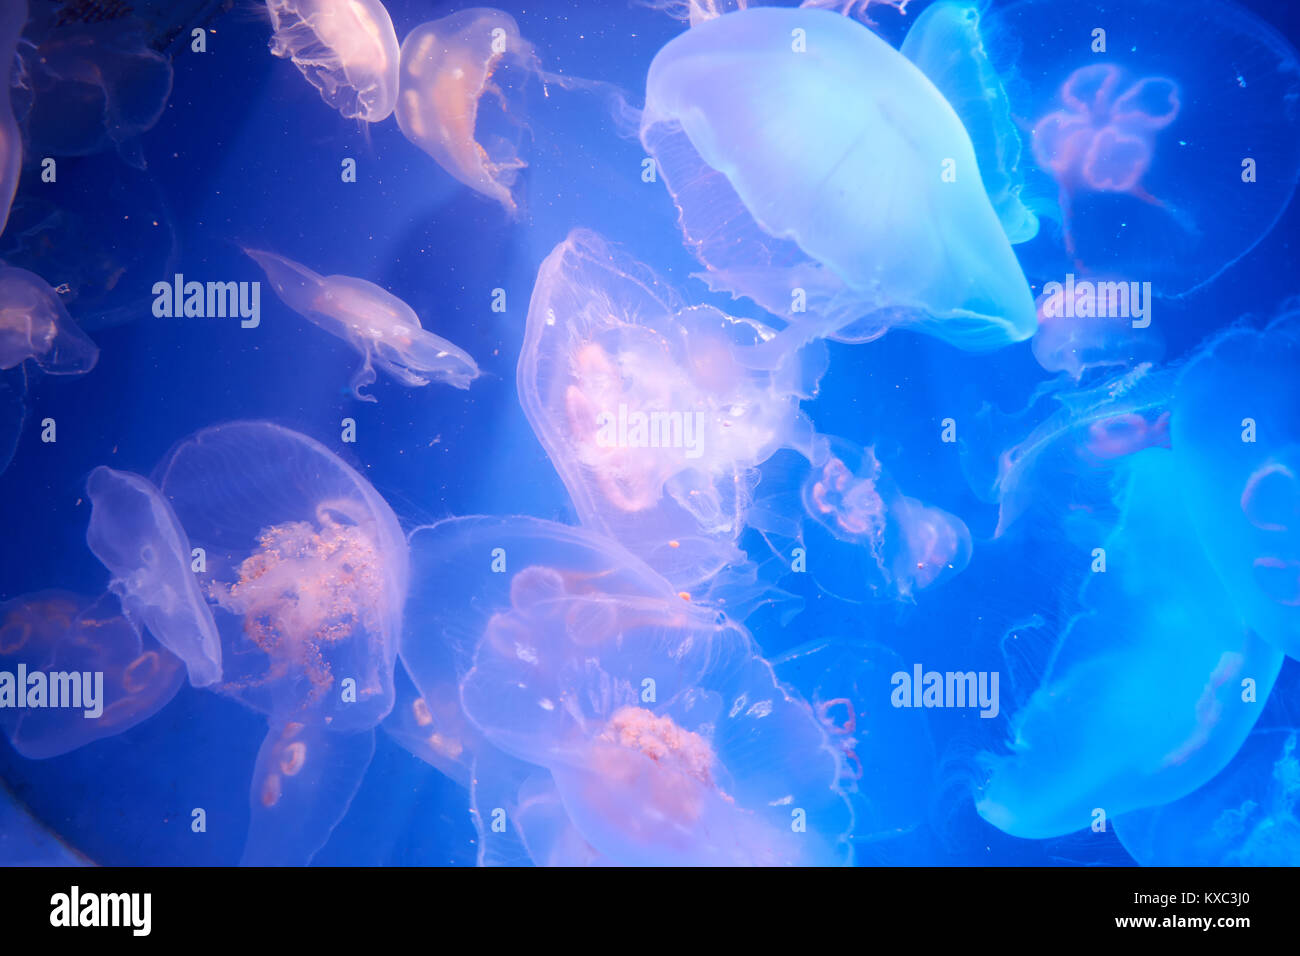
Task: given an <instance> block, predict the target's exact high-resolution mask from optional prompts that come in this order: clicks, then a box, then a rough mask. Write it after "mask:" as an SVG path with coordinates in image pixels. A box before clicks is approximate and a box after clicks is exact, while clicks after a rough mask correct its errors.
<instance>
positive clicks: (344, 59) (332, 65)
mask: <svg viewBox="0 0 1300 956" xmlns="http://www.w3.org/2000/svg"><path fill="white" fill-rule="evenodd" d="M266 8H267V10H268V11H269V12H270V14H271V25H272V27H273V28H274V30H275V34H274V35H273V36H272V37H271V52H272V53H274V54H275V55H276V56H278V57H283V58H285V59H290V60H292V61H293V64H294V66H296V67H298V69H299V71H300V72H301V73H302V75H303V76H305V77H306V78H307V82H308V83H310V84H311V85H312V86H314V87H316V89H317V90H319V91H320V96H321V99H323V100H324V101H325V102H326V103H328V104H329V105H330V106H331V107H333V108H334V109H336V110H338V111H339V112H340V113H342V114H343V115H344V116H345V117H347V118H348V119H359V120H365V121H366V122H368V123H378V122H381V121H382V120H385V119H387V118H388V115H389V114H390V113H392V112H393V107H394V106H395V105H396V103H397V58H398V49H397V34H396V33H395V32H394V31H393V21H392V20H391V19H390V18H389V16H388V11H387V10H385V9H384V5H383V4H382V3H380V0H267V3H266Z"/></svg>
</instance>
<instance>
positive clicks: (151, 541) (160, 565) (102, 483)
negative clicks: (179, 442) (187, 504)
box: [86, 465, 221, 687]
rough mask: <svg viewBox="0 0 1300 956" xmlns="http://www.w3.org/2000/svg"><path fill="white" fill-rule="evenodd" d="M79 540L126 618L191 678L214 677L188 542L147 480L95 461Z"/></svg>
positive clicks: (216, 640) (213, 655) (217, 652)
mask: <svg viewBox="0 0 1300 956" xmlns="http://www.w3.org/2000/svg"><path fill="white" fill-rule="evenodd" d="M86 494H87V496H88V497H89V498H90V502H91V512H90V526H89V528H87V530H86V543H87V544H88V545H89V546H90V550H91V551H93V552H94V553H95V557H97V558H99V560H100V561H102V562H103V563H104V566H105V567H106V568H108V569H109V571H110V572H112V575H113V581H112V583H111V584H110V585H109V587H110V588H111V590H112V591H113V593H115V594H116V595H117V596H118V598H120V599H121V601H122V608H123V610H124V612H125V613H126V615H127V616H128V617H129V618H130V619H131V620H132V621H133V622H135V623H136V624H137V626H141V627H147V628H148V630H149V633H150V634H152V635H153V637H154V639H155V640H157V641H158V643H159V644H161V645H163V647H165V648H167V649H168V650H169V651H171V652H172V653H173V654H175V655H176V656H177V657H179V658H180V659H181V660H183V661H184V662H185V666H186V667H187V668H188V670H189V676H190V683H191V684H193V685H194V686H195V687H206V686H208V685H210V684H215V683H216V682H217V681H219V680H220V679H221V638H220V637H219V636H218V634H217V626H216V624H215V623H214V622H213V620H212V612H211V611H210V610H208V606H207V604H206V602H205V601H204V599H203V594H202V592H201V591H200V590H199V585H198V580H197V578H196V577H195V575H194V572H193V571H192V570H191V566H190V561H191V555H190V543H189V539H188V538H187V537H186V535H185V529H184V528H182V527H181V526H180V523H179V522H178V521H177V520H176V515H175V514H173V513H172V509H171V506H170V505H168V504H167V502H166V501H165V500H164V499H163V497H162V494H161V493H160V492H159V491H158V489H157V488H155V487H154V486H153V485H152V484H150V483H149V481H148V480H147V479H145V478H142V477H140V476H139V475H133V474H131V473H130V472H126V471H114V470H113V469H112V468H106V467H104V466H102V465H101V466H100V467H99V468H96V469H95V470H94V471H92V472H91V473H90V477H89V478H88V479H87V481H86Z"/></svg>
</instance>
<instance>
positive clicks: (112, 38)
mask: <svg viewBox="0 0 1300 956" xmlns="http://www.w3.org/2000/svg"><path fill="white" fill-rule="evenodd" d="M24 62H25V64H26V68H27V76H28V78H29V82H30V84H31V90H32V107H31V111H30V112H29V113H28V115H27V119H26V121H25V125H26V130H27V143H28V146H29V149H30V152H31V154H33V155H36V156H49V155H54V156H88V155H91V154H93V153H98V152H100V151H102V150H104V149H108V148H109V147H116V149H117V151H118V153H119V154H120V155H121V157H122V158H123V159H124V160H125V161H126V162H127V163H129V164H130V165H132V166H135V167H136V168H138V169H143V168H144V166H145V160H144V152H143V149H142V147H141V145H140V140H139V138H140V136H141V134H143V133H145V132H147V131H149V130H150V129H152V128H153V127H154V125H155V124H156V123H157V122H158V120H159V119H160V118H161V117H162V114H163V109H164V107H166V105H167V100H168V98H169V97H170V96H171V92H172V64H171V60H169V59H168V58H167V57H165V56H163V55H162V54H161V53H158V52H157V51H155V50H153V49H151V48H150V46H149V43H148V39H147V37H146V33H145V26H144V24H143V22H142V21H140V20H139V19H137V18H135V17H130V16H127V17H121V18H118V19H113V20H107V21H104V22H101V23H77V24H72V25H65V26H61V27H58V28H57V29H55V30H53V31H51V32H50V34H49V35H48V36H47V37H46V38H45V39H44V40H43V41H42V42H41V45H40V46H39V47H35V48H32V49H30V50H26V49H25V50H24Z"/></svg>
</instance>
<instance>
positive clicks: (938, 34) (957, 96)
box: [899, 0, 1041, 318]
mask: <svg viewBox="0 0 1300 956" xmlns="http://www.w3.org/2000/svg"><path fill="white" fill-rule="evenodd" d="M979 22H980V14H979V5H978V4H977V3H975V2H974V0H942V2H940V3H935V4H932V5H931V6H929V7H926V8H925V10H924V11H922V13H921V15H920V16H919V17H917V18H916V22H915V23H913V24H912V27H911V29H910V30H908V31H907V36H906V37H904V38H903V45H902V46H901V47H900V48H899V52H900V53H902V54H903V56H905V57H907V58H908V59H909V60H911V61H912V62H913V63H915V64H916V66H917V69H919V70H920V71H921V72H922V73H924V74H925V75H926V77H928V78H929V80H930V82H931V83H933V84H934V85H935V87H936V88H938V90H939V92H940V93H942V94H943V97H944V99H946V100H947V101H948V105H950V106H951V107H952V108H953V110H955V111H956V113H957V115H958V116H959V117H960V118H961V121H962V125H963V126H964V127H965V128H966V132H967V133H969V134H970V138H971V145H972V146H973V147H974V148H975V157H976V159H977V160H978V161H979V170H980V178H981V179H982V180H983V183H984V191H985V192H986V193H988V197H989V202H991V203H992V204H993V209H994V210H995V211H996V212H997V214H998V219H999V221H1001V223H1002V231H1003V232H1005V233H1006V235H1007V239H1008V241H1010V242H1012V243H1020V242H1027V241H1028V240H1030V239H1032V238H1034V236H1036V235H1037V234H1038V217H1037V216H1035V215H1034V213H1033V212H1032V211H1031V210H1030V209H1029V208H1028V207H1027V206H1026V205H1025V204H1024V203H1023V202H1022V201H1021V199H1020V191H1021V189H1022V188H1023V186H1024V176H1023V174H1022V173H1021V171H1020V168H1019V167H1020V152H1021V146H1022V144H1021V140H1020V134H1019V132H1017V130H1016V124H1015V121H1014V120H1013V119H1012V117H1011V105H1010V103H1009V102H1008V101H1007V93H1006V90H1005V89H1004V88H1003V86H1002V80H1001V78H1000V77H999V76H998V74H997V71H996V70H995V69H994V68H993V64H992V63H990V62H989V57H988V54H987V52H985V49H984V41H983V38H982V37H981V36H980V31H979ZM1040 318H1041V316H1040Z"/></svg>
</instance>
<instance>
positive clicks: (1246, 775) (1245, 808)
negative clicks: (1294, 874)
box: [1115, 727, 1300, 866]
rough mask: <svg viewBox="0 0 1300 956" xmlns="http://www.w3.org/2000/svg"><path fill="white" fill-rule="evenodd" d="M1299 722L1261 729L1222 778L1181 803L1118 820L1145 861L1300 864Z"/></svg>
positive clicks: (1128, 844)
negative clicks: (1297, 728) (1297, 746)
mask: <svg viewBox="0 0 1300 956" xmlns="http://www.w3.org/2000/svg"><path fill="white" fill-rule="evenodd" d="M1296 738H1297V732H1296V729H1295V728H1294V727H1270V728H1268V729H1263V728H1258V729H1256V730H1255V731H1254V732H1253V733H1252V734H1251V735H1250V736H1249V737H1247V738H1246V742H1245V743H1244V744H1242V747H1241V750H1240V751H1238V753H1237V755H1236V756H1235V757H1233V758H1232V762H1231V763H1229V764H1228V766H1227V767H1226V768H1225V769H1224V771H1223V772H1222V773H1220V774H1219V775H1218V776H1217V777H1215V778H1214V779H1213V780H1211V781H1210V782H1209V783H1207V784H1206V785H1205V786H1203V787H1201V788H1200V789H1199V790H1196V791H1194V792H1193V793H1190V794H1188V795H1187V796H1185V797H1183V798H1182V799H1181V800H1176V801H1174V802H1173V803H1169V804H1166V805H1164V806H1160V807H1152V808H1151V809H1148V810H1138V811H1135V812H1133V813H1126V814H1124V815H1123V816H1122V817H1120V818H1119V819H1118V820H1116V821H1115V832H1116V834H1117V835H1118V836H1119V839H1120V842H1121V843H1123V844H1124V849H1126V850H1128V851H1129V853H1130V854H1132V856H1133V858H1134V859H1135V860H1137V861H1138V862H1139V863H1140V864H1142V865H1143V866H1295V865H1296V864H1297V863H1300V755H1297V752H1296Z"/></svg>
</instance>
